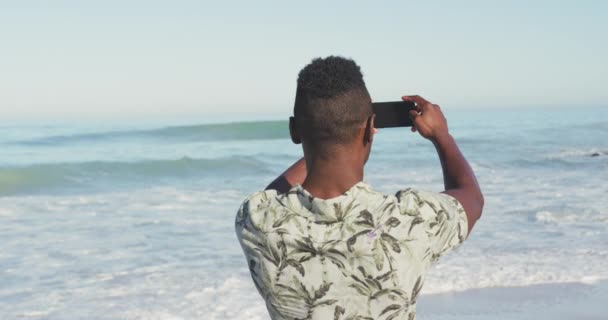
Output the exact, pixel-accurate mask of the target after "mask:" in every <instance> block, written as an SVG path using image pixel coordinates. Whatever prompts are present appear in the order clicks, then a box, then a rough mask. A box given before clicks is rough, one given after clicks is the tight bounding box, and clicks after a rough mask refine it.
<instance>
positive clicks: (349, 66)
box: [290, 56, 373, 159]
mask: <svg viewBox="0 0 608 320" xmlns="http://www.w3.org/2000/svg"><path fill="white" fill-rule="evenodd" d="M372 128H373V111H372V107H371V98H370V96H369V93H368V92H367V88H366V87H365V82H364V81H363V75H362V74H361V69H360V68H359V66H358V65H357V64H356V63H355V62H354V61H353V60H350V59H345V58H342V57H336V56H329V57H327V58H323V59H322V58H316V59H314V60H313V61H312V62H311V63H310V64H308V65H307V66H305V67H304V68H303V69H302V70H301V71H300V74H299V76H298V87H297V91H296V101H295V105H294V116H293V117H292V118H291V119H290V131H291V136H292V140H293V141H294V143H303V145H304V151H305V152H306V151H307V150H310V152H315V153H327V152H330V151H331V150H334V149H335V148H340V147H347V148H349V149H351V150H350V151H352V152H353V153H356V152H357V151H363V152H367V154H366V155H365V157H366V159H367V156H368V155H369V150H370V146H371V141H372V136H373V129H372Z"/></svg>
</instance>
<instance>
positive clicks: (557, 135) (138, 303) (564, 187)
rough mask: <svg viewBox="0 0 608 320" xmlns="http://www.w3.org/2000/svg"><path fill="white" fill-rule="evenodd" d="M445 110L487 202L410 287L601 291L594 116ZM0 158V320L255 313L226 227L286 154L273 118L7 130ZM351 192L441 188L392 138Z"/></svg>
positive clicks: (295, 151) (606, 239)
mask: <svg viewBox="0 0 608 320" xmlns="http://www.w3.org/2000/svg"><path fill="white" fill-rule="evenodd" d="M446 115H447V118H448V120H449V124H450V129H451V132H452V134H453V136H454V137H455V138H456V140H457V142H458V143H459V145H460V147H461V149H462V151H463V152H464V154H465V156H466V157H467V158H468V159H469V161H470V162H471V164H472V166H473V168H474V170H475V172H476V173H477V176H478V179H479V182H480V183H481V186H482V189H483V191H484V193H485V195H486V207H485V210H484V216H483V218H482V220H480V221H479V222H478V224H477V225H476V228H475V230H474V232H473V233H472V234H471V236H470V237H469V239H468V240H467V242H466V243H465V244H464V245H463V246H462V247H461V248H459V249H458V250H456V251H454V252H453V253H451V254H449V255H448V256H446V257H444V258H443V259H442V260H441V261H440V263H438V264H437V265H436V266H435V267H434V268H433V269H432V271H431V272H430V273H429V275H428V277H427V280H426V283H425V287H424V289H423V292H424V293H425V294H431V293H447V292H455V291H462V290H466V289H483V288H488V287H503V286H532V285H544V284H556V283H566V282H568V283H570V282H575V283H583V284H590V283H591V284H592V283H595V282H597V281H600V280H605V279H608V210H607V208H608V196H607V194H608V183H606V181H608V112H607V111H605V110H604V109H599V108H596V109H582V110H577V112H571V111H567V112H566V111H556V110H537V111H533V112H530V111H524V110H523V109H519V110H513V111H505V110H503V111H497V110H492V109H489V110H483V111H482V110H478V111H457V110H449V111H447V114H446ZM0 148H1V150H2V152H1V153H0V318H1V319H85V318H86V319H267V318H268V316H267V314H266V311H265V307H264V305H263V301H262V299H261V298H260V297H259V295H258V293H257V292H256V291H255V288H254V286H253V284H252V282H251V279H250V277H249V273H248V270H247V267H246V264H245V260H244V258H243V256H242V253H241V250H240V247H239V246H238V243H237V241H236V238H235V235H234V216H235V214H236V210H237V209H238V207H239V205H240V204H241V202H242V201H243V199H244V198H245V197H246V195H247V194H249V193H252V192H254V191H256V190H259V189H262V188H263V187H264V186H266V184H268V182H270V181H271V180H272V179H273V178H274V177H275V176H276V175H278V174H279V173H280V172H282V171H283V170H284V169H285V168H286V167H288V166H289V165H290V164H291V163H292V162H293V161H295V160H297V159H298V158H299V157H300V156H301V149H300V147H299V146H296V145H293V144H291V142H290V140H289V138H288V129H287V122H286V121H258V122H237V123H213V124H205V122H204V121H203V122H202V123H196V122H194V121H192V120H184V121H172V122H169V121H167V122H159V121H154V122H145V121H133V122H131V123H129V122H125V121H121V122H120V123H118V122H115V123H112V122H97V123H81V124H72V123H64V124H43V125H41V124H32V123H29V124H6V123H5V124H3V125H0ZM365 181H366V182H367V183H369V184H371V185H372V186H373V187H375V188H377V189H379V190H382V191H385V192H387V193H394V192H396V191H397V190H399V189H403V188H407V187H413V188H418V189H424V190H431V191H441V190H442V175H441V168H440V164H439V161H438V159H437V156H436V154H435V151H434V148H433V146H432V144H431V143H429V142H428V141H426V140H424V139H422V138H421V137H420V136H418V135H417V134H412V133H411V132H409V131H408V130H406V129H385V130H381V131H380V133H379V134H378V135H377V136H376V138H375V139H374V145H373V151H372V155H371V157H370V160H369V162H368V166H367V168H366V176H365ZM419 314H420V316H421V318H423V316H424V310H419Z"/></svg>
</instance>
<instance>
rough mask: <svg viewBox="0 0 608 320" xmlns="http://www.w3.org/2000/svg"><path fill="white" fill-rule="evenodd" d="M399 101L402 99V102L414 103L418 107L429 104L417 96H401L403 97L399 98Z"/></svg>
mask: <svg viewBox="0 0 608 320" xmlns="http://www.w3.org/2000/svg"><path fill="white" fill-rule="evenodd" d="M401 99H403V101H409V102H415V103H416V104H417V105H420V106H423V105H425V104H427V103H429V102H428V101H426V100H425V99H424V98H423V97H421V96H419V95H413V96H403V97H401Z"/></svg>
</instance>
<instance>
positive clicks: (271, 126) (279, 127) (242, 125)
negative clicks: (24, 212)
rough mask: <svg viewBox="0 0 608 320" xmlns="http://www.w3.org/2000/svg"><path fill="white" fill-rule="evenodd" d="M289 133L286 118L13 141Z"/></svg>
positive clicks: (271, 136) (181, 138) (270, 137)
mask: <svg viewBox="0 0 608 320" xmlns="http://www.w3.org/2000/svg"><path fill="white" fill-rule="evenodd" d="M288 137H289V131H288V125H287V123H286V122H285V121H259V122H234V123H221V124H201V125H188V126H170V127H163V128H157V129H148V130H124V131H104V132H93V133H80V134H72V135H53V136H46V137H41V138H35V139H30V140H18V141H12V142H10V144H13V145H15V144H16V145H27V146H55V145H66V144H68V145H69V144H77V143H85V142H86V143H93V142H112V143H114V142H117V141H122V140H129V139H153V140H160V141H165V140H168V141H226V140H237V141H241V140H274V139H287V138H288Z"/></svg>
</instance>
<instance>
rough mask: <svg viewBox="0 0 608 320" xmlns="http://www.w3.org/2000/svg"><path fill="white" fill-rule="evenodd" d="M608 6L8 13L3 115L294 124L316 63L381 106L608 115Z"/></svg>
mask: <svg viewBox="0 0 608 320" xmlns="http://www.w3.org/2000/svg"><path fill="white" fill-rule="evenodd" d="M606 39H608V1H567V2H566V1H426V3H425V4H420V2H413V1H412V2H409V1H395V2H380V1H377V2H372V1H365V2H355V1H297V2H296V1H276V2H263V1H248V2H245V1H241V2H232V1H225V2H221V3H220V2H219V1H218V2H203V1H150V0H147V1H58V0H55V1H2V0H0V58H1V59H0V106H1V107H0V117H2V118H3V119H5V120H6V119H12V118H45V117H60V118H80V117H88V118H91V117H113V118H137V117H156V116H193V117H201V119H203V118H206V117H209V118H212V117H215V116H218V115H224V116H225V115H228V116H230V115H235V117H236V116H237V115H239V114H241V113H244V112H252V111H254V110H255V111H256V112H260V113H261V114H263V115H269V116H287V115H289V114H290V112H291V108H292V104H293V97H294V92H295V85H296V78H297V73H298V71H299V70H300V69H301V68H302V67H303V66H304V65H305V64H307V63H308V62H309V61H310V60H311V59H312V58H314V57H317V56H326V55H330V54H337V55H343V56H347V57H351V58H354V59H355V60H356V61H357V62H358V63H359V64H360V65H361V67H362V70H363V73H364V76H365V80H366V83H367V85H368V88H369V90H370V93H371V94H372V98H373V99H374V100H376V101H383V100H395V99H398V98H399V97H400V96H401V95H402V94H407V93H419V94H421V95H424V96H426V97H428V98H430V99H432V100H434V101H436V102H438V103H439V104H442V105H444V106H449V107H452V108H467V107H473V108H496V107H498V108H500V107H534V108H540V107H553V106H556V107H569V106H571V107H579V106H589V105H595V106H606V105H607V103H606V101H607V99H608V58H607V57H608V41H606Z"/></svg>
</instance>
